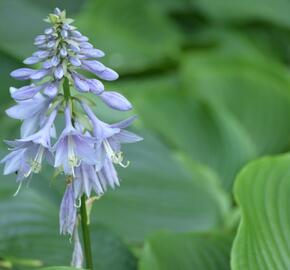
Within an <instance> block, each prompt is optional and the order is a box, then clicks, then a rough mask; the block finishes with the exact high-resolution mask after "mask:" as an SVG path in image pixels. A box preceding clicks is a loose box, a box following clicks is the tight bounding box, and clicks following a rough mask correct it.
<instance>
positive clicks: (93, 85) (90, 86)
mask: <svg viewBox="0 0 290 270" xmlns="http://www.w3.org/2000/svg"><path fill="white" fill-rule="evenodd" d="M72 78H73V81H74V85H75V88H76V89H77V90H78V91H79V92H92V93H94V94H97V95H99V94H101V93H102V92H103V91H104V85H103V84H102V83H101V82H100V81H99V80H96V79H87V78H85V77H84V76H82V75H80V74H78V73H76V72H73V73H72Z"/></svg>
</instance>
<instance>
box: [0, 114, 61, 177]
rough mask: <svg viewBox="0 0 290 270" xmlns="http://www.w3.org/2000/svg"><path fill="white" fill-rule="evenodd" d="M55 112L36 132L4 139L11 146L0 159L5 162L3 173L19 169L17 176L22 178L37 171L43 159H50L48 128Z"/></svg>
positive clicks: (51, 123) (50, 126)
mask: <svg viewBox="0 0 290 270" xmlns="http://www.w3.org/2000/svg"><path fill="white" fill-rule="evenodd" d="M56 114H57V111H56V110H54V111H53V112H52V113H51V114H50V116H49V117H48V119H47V121H46V123H45V125H44V126H43V127H42V128H41V129H40V130H39V131H38V132H36V133H34V134H32V135H30V136H28V137H25V138H22V139H19V140H16V141H6V143H7V144H8V145H9V146H11V147H12V152H11V153H10V154H8V155H7V156H6V157H5V158H4V159H3V160H2V161H1V163H6V164H5V168H6V169H4V174H9V173H12V172H19V171H20V172H21V174H19V173H18V174H19V176H18V178H19V179H23V178H26V177H28V176H29V175H30V174H31V173H39V172H40V170H41V164H42V161H43V159H45V158H46V159H47V160H48V161H50V162H51V161H52V156H51V153H50V148H51V145H50V134H51V133H50V129H51V128H52V125H53V122H54V120H55V117H56ZM15 154H17V155H18V156H17V155H15ZM13 162H14V163H15V164H14V165H13Z"/></svg>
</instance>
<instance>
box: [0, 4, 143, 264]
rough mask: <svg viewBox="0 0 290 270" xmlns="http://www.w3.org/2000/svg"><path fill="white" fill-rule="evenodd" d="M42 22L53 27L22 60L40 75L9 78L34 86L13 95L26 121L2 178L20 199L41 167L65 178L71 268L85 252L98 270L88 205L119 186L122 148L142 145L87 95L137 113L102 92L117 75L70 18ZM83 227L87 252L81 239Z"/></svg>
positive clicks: (61, 15) (63, 215)
mask: <svg viewBox="0 0 290 270" xmlns="http://www.w3.org/2000/svg"><path fill="white" fill-rule="evenodd" d="M45 21H46V22H47V23H49V24H50V26H49V27H48V28H46V29H45V30H44V34H42V35H38V36H37V37H36V38H35V42H34V44H35V45H36V46H37V47H38V50H37V51H36V52H35V53H33V54H32V56H30V57H28V58H26V59H25V60H24V63H25V64H27V65H34V66H36V67H37V68H36V69H34V68H20V69H17V70H15V71H13V72H11V76H12V77H13V78H15V79H18V80H27V81H31V83H30V84H29V85H27V86H24V87H21V88H18V89H17V88H14V87H11V88H10V93H11V96H12V98H13V99H14V100H15V101H16V103H17V104H16V105H14V106H12V107H11V108H9V109H8V110H7V111H6V112H7V114H8V115H9V116H10V117H12V118H15V119H19V120H22V126H21V137H20V139H16V140H13V141H6V143H7V144H8V145H9V147H10V148H9V150H10V153H9V154H8V155H7V156H6V157H5V158H4V159H3V160H2V161H1V162H2V163H5V167H4V174H5V175H6V174H10V173H16V174H17V182H18V185H19V186H18V189H17V192H16V194H17V193H18V192H19V190H20V188H21V185H22V183H23V182H24V181H26V180H27V179H28V178H30V177H31V176H32V175H33V174H38V173H40V172H41V170H42V164H43V163H44V162H47V163H48V164H49V165H51V166H53V167H55V169H56V170H58V172H60V173H61V172H62V173H63V174H64V175H65V185H66V190H65V193H64V196H63V199H62V202H61V206H60V213H59V217H60V233H61V234H69V235H71V237H73V239H74V252H73V258H72V263H71V264H72V266H75V267H79V268H81V267H82V266H83V250H84V251H85V258H86V266H87V268H88V269H93V265H92V254H91V246H90V237H89V228H88V225H89V224H88V221H89V217H88V211H87V208H86V202H87V199H89V198H90V197H91V196H92V193H93V192H94V193H95V194H96V195H97V196H100V195H102V194H104V193H105V191H106V190H107V188H108V187H111V188H115V187H116V186H119V184H120V181H119V178H118V174H117V171H116V169H115V165H119V166H121V167H123V168H126V167H127V166H128V165H129V162H128V161H125V160H124V156H123V153H122V151H121V144H123V143H133V142H137V141H140V140H142V138H141V137H139V136H138V135H136V134H134V133H132V132H129V131H126V130H125V128H127V127H128V126H129V125H130V124H131V123H132V122H133V121H134V120H135V117H130V118H128V119H126V120H123V121H121V122H119V123H115V124H108V123H105V122H103V121H102V120H100V119H99V118H98V117H97V115H96V114H95V113H94V110H93V108H92V107H93V106H94V105H93V103H92V102H91V101H90V100H89V99H88V98H87V97H85V96H84V94H86V93H92V94H94V95H96V96H98V97H99V99H100V100H101V101H102V102H104V103H105V104H106V105H108V106H109V107H110V108H112V109H115V110H119V111H127V110H130V109H131V108H132V105H131V103H130V102H129V101H128V100H127V99H126V98H125V97H124V96H122V95H121V94H120V93H117V92H114V91H105V87H104V85H103V83H102V82H101V81H100V79H101V80H105V81H113V80H116V79H117V78H118V74H117V73H116V72H115V71H114V70H112V69H110V68H108V67H106V66H105V65H104V64H102V63H101V62H100V61H99V58H101V57H103V56H104V55H105V54H104V52H103V51H101V50H99V49H96V48H94V47H93V45H92V44H91V43H89V39H88V38H87V37H86V36H84V35H82V34H81V33H80V32H79V31H78V30H77V28H76V27H74V26H73V25H72V23H73V20H72V19H69V18H66V13H65V11H61V10H59V9H58V8H56V9H55V11H54V13H52V14H49V16H48V18H46V19H45ZM83 71H85V72H83ZM84 73H85V74H86V73H90V74H92V77H89V78H88V77H86V76H85V75H83V74H84ZM94 76H96V77H97V78H98V79H97V78H96V77H94ZM60 114H63V115H64V117H63V118H64V127H63V129H62V130H61V131H60V132H59V135H57V131H56V129H55V127H54V123H55V121H56V119H57V118H58V116H59V115H60ZM16 194H15V195H16ZM89 201H91V200H89ZM79 216H80V220H79ZM79 223H80V224H81V227H82V232H83V240H84V241H83V242H84V247H83V249H82V247H81V243H80V238H79V235H78V224H79Z"/></svg>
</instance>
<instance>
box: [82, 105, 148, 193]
mask: <svg viewBox="0 0 290 270" xmlns="http://www.w3.org/2000/svg"><path fill="white" fill-rule="evenodd" d="M82 106H83V109H84V111H85V112H86V113H87V115H88V117H89V118H90V120H91V122H92V125H93V130H94V132H93V133H94V136H95V138H96V139H97V141H98V148H97V152H98V153H99V154H98V155H99V162H101V166H99V167H100V168H101V170H99V171H98V170H97V171H98V179H99V180H100V182H101V184H102V187H103V189H104V190H106V188H107V186H108V185H109V186H110V187H112V188H114V187H115V186H116V185H117V186H118V185H119V180H118V175H117V172H116V170H115V168H114V166H113V164H119V165H120V166H122V167H123V168H126V167H127V166H128V165H129V161H127V163H126V164H125V163H124V162H123V153H122V152H121V144H122V143H134V142H138V141H141V140H142V139H143V138H141V137H140V136H138V135H136V134H134V133H132V132H129V131H126V130H123V129H124V128H126V127H128V126H129V125H130V124H131V123H132V122H133V121H134V120H135V117H130V118H129V119H126V120H125V121H121V122H119V123H115V124H113V125H109V124H106V123H104V122H102V121H101V120H99V119H98V118H97V117H96V116H95V114H94V113H93V111H92V110H91V109H90V107H89V106H88V105H87V104H85V103H84V102H83V103H82Z"/></svg>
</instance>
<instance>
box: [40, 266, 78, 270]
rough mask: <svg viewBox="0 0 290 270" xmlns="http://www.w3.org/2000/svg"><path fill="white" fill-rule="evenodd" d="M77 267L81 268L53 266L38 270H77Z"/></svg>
mask: <svg viewBox="0 0 290 270" xmlns="http://www.w3.org/2000/svg"><path fill="white" fill-rule="evenodd" d="M77 269H79V268H72V267H65V266H52V267H45V268H41V269H38V270H77ZM79 270H80V269H79Z"/></svg>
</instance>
